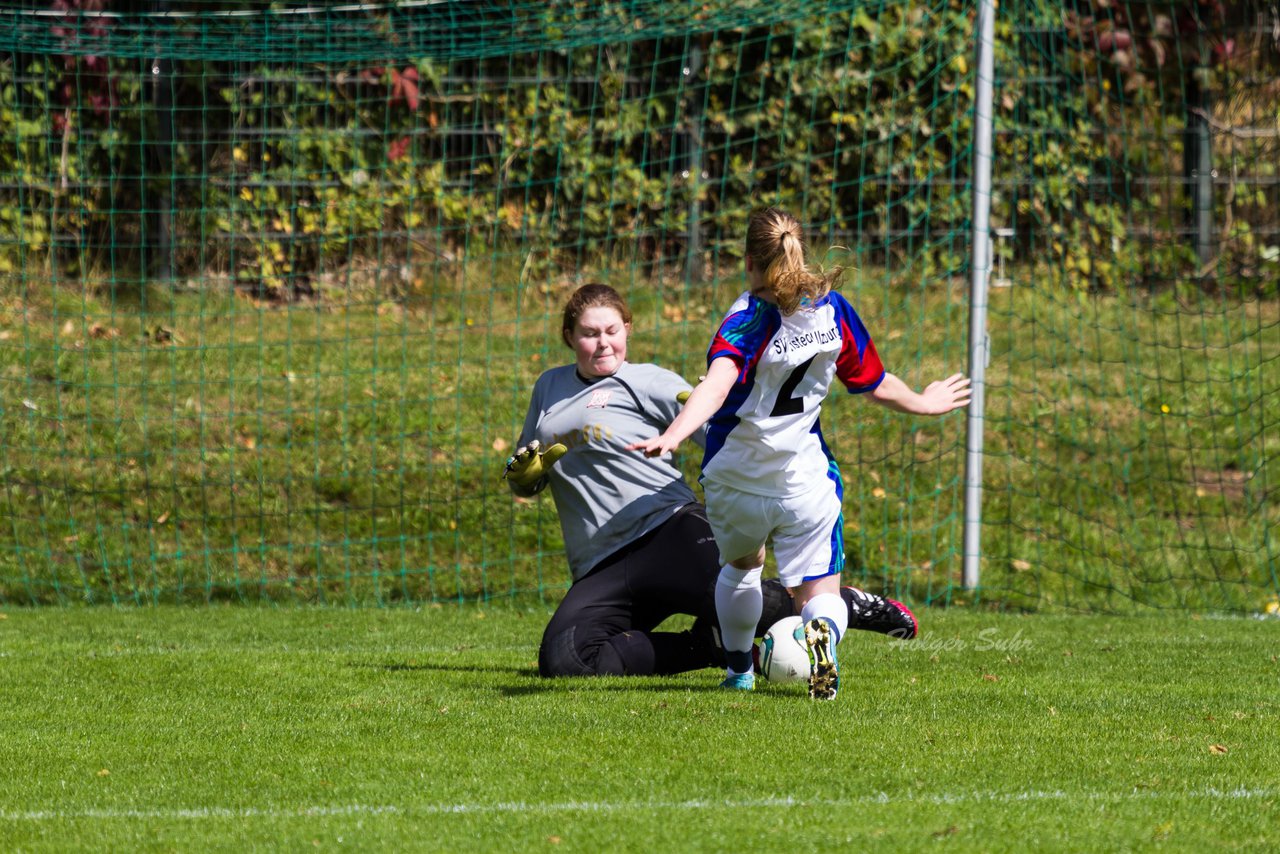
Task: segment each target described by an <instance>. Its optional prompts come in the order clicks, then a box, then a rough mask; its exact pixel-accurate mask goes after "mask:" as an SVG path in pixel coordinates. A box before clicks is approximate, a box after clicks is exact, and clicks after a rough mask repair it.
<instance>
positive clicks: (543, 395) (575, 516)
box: [520, 362, 702, 581]
mask: <svg viewBox="0 0 1280 854" xmlns="http://www.w3.org/2000/svg"><path fill="white" fill-rule="evenodd" d="M688 389H689V384H688V383H687V382H685V381H684V380H683V379H682V378H681V377H680V376H679V375H678V374H674V373H672V372H671V371H668V370H666V369H664V368H659V367H657V366H656V365H633V364H630V363H628V362H623V364H622V367H621V368H619V369H618V372H617V373H615V374H614V375H613V376H611V377H604V378H602V379H598V380H595V381H594V382H588V381H587V380H584V379H583V378H582V377H580V376H579V375H578V372H577V369H576V367H575V366H574V365H565V366H564V367H560V368H552V369H551V370H549V371H547V372H546V373H544V374H543V375H542V376H540V377H538V381H537V383H535V384H534V386H533V398H532V399H531V400H530V401H529V413H528V414H527V415H526V416H525V419H524V429H523V430H521V431H520V444H521V445H525V444H528V442H529V441H530V440H532V439H537V440H538V441H539V442H541V443H542V446H543V447H544V448H545V447H547V446H549V445H552V444H554V443H556V442H560V443H562V444H563V445H565V446H566V447H567V448H568V449H569V452H568V453H566V454H565V455H564V456H563V457H562V458H561V459H560V461H559V462H558V463H556V464H555V465H554V466H553V467H552V468H551V474H550V488H551V495H552V497H553V498H554V499H555V502H556V509H557V510H558V511H559V514H560V530H561V531H562V532H563V533H564V547H565V553H566V555H567V556H568V559H569V570H570V571H571V572H572V573H573V578H574V580H575V581H576V580H578V579H579V578H581V577H582V576H584V575H586V574H587V573H588V572H589V571H591V569H592V567H594V566H595V565H596V564H597V563H599V562H600V561H602V560H604V559H605V558H606V557H608V556H609V555H611V554H613V553H614V552H616V551H617V550H618V549H620V548H622V547H623V546H625V545H627V544H628V543H631V542H634V541H635V540H637V539H639V538H640V537H642V536H644V535H645V534H646V533H648V532H649V531H652V530H653V529H654V528H656V527H658V526H659V525H661V524H662V523H663V522H665V521H666V520H667V519H670V518H671V516H672V515H673V514H674V513H675V512H676V511H677V510H679V509H680V508H681V507H683V506H685V505H686V504H688V503H689V502H691V501H696V500H697V497H696V496H694V494H693V491H692V490H691V489H690V488H689V486H688V484H687V483H685V480H684V476H683V475H682V474H681V472H680V470H679V469H677V468H676V467H675V466H674V465H673V464H672V460H671V455H670V454H667V455H665V456H663V457H660V458H659V457H654V458H650V457H646V456H645V455H644V454H643V453H642V452H640V451H628V450H627V449H626V448H627V445H630V444H631V443H633V442H638V441H640V440H641V439H651V438H653V437H654V436H657V435H658V434H659V433H661V432H662V431H663V430H665V429H666V428H667V425H668V424H670V423H671V422H672V420H673V419H674V418H675V417H676V413H678V412H679V411H680V404H679V403H677V402H676V395H677V394H679V393H680V392H682V391H687V390H688ZM695 441H698V442H699V443H701V441H702V434H701V433H699V434H698V435H697V436H696V437H695Z"/></svg>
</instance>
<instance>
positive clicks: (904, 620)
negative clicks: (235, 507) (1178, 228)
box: [505, 284, 917, 677]
mask: <svg viewBox="0 0 1280 854" xmlns="http://www.w3.org/2000/svg"><path fill="white" fill-rule="evenodd" d="M560 333H561V341H562V343H563V344H564V345H566V346H567V347H568V348H569V349H570V350H572V352H573V354H574V359H573V361H572V362H571V363H569V364H567V365H560V366H558V367H554V368H551V369H550V370H547V371H546V372H544V373H543V374H542V375H541V376H540V377H539V378H538V381H537V382H536V383H535V384H534V388H533V394H532V396H531V397H530V400H529V409H528V414H527V415H526V417H525V422H524V428H523V429H522V430H521V432H520V439H519V443H518V444H519V447H518V448H517V450H516V452H515V453H514V454H512V455H511V457H510V458H509V459H508V460H507V465H506V470H505V479H506V482H507V483H508V484H509V485H510V487H511V490H512V492H514V493H515V494H516V495H518V496H532V495H536V494H538V493H539V492H541V491H543V490H544V489H545V490H546V492H547V493H549V494H550V495H551V497H552V499H553V500H554V502H555V506H556V509H557V510H558V511H559V515H560V526H561V530H562V532H563V534H564V548H565V556H566V557H567V558H568V562H569V569H570V571H571V572H572V575H573V584H572V586H571V587H570V588H569V591H568V593H566V594H565V597H564V599H563V600H562V601H561V602H560V604H559V606H557V608H556V612H555V615H554V616H553V617H552V618H551V621H550V622H549V623H548V624H547V627H546V631H545V632H544V633H543V637H542V644H541V646H540V647H539V649H538V672H539V673H541V674H542V675H543V676H548V677H557V676H592V675H619V676H622V675H633V676H647V675H651V674H655V673H656V674H667V673H681V672H684V671H687V670H693V669H696V668H702V667H722V666H724V653H723V651H722V649H721V648H720V645H719V643H718V642H717V636H716V635H717V633H716V632H715V626H716V609H715V589H716V584H717V577H718V574H719V572H720V560H719V552H718V551H717V549H716V543H715V538H714V537H713V536H712V534H711V527H710V525H709V524H708V522H707V519H706V514H705V512H704V511H703V508H702V505H701V504H699V503H698V501H697V498H696V497H695V496H694V493H693V490H692V489H690V488H689V486H688V485H687V484H686V483H685V479H684V473H683V472H682V471H681V470H680V469H679V468H677V467H676V465H675V463H674V461H673V460H672V459H671V458H670V457H669V456H668V457H665V458H659V457H654V458H649V457H644V456H641V455H640V454H637V453H635V452H634V451H629V450H627V447H628V446H629V445H630V444H631V443H632V442H637V441H640V440H641V439H648V438H652V437H653V436H656V435H658V433H660V432H662V431H663V430H665V429H666V428H667V426H668V425H670V424H671V422H672V420H674V419H675V417H676V414H677V413H678V412H679V411H680V403H679V402H678V400H677V397H678V396H679V395H680V393H681V392H687V391H688V390H689V384H688V383H687V382H685V381H684V379H682V378H681V377H680V376H678V375H677V374H674V373H672V372H671V371H668V370H665V369H663V368H660V367H658V366H657V365H648V364H643V363H641V364H633V363H632V362H630V361H628V360H627V339H628V337H629V336H630V333H631V310H630V309H629V308H628V307H627V304H626V302H625V301H624V300H623V299H622V297H621V296H620V295H619V294H618V292H617V291H615V290H614V289H613V288H611V287H609V286H608V285H603V284H588V285H583V286H582V287H580V288H578V289H577V290H575V291H574V292H573V294H572V295H571V296H570V297H569V299H568V301H567V302H566V303H565V307H564V320H563V324H562V327H561V330H560ZM695 438H696V439H700V438H701V437H700V436H699V437H695ZM763 592H764V608H763V611H762V613H761V615H760V623H761V625H759V626H757V627H756V629H755V633H756V634H764V632H765V631H766V630H767V629H768V628H769V627H770V626H771V625H773V623H774V622H775V621H777V620H780V619H782V618H783V617H789V616H792V615H794V614H795V613H796V611H795V608H794V602H793V601H792V599H791V597H790V596H789V595H787V591H786V590H785V589H784V588H783V587H782V585H781V584H778V583H776V582H774V581H772V579H771V580H770V582H769V583H766V584H765V587H764V591H763ZM840 595H841V597H842V600H843V602H844V605H845V611H846V619H847V620H848V621H849V625H850V627H851V628H855V629H862V630H866V631H872V632H878V633H880V634H887V635H890V636H892V637H897V638H901V639H904V640H906V639H910V638H913V637H915V636H916V634H917V624H916V621H915V617H914V616H913V615H912V614H911V611H910V610H909V609H908V608H907V607H906V606H905V605H903V604H902V603H901V602H897V601H895V600H893V599H887V598H885V597H882V596H877V595H876V594H874V593H868V592H866V591H863V590H858V589H857V588H854V587H843V588H841V589H840ZM673 614H688V615H691V616H693V617H695V618H696V619H695V621H694V624H693V626H692V628H690V629H688V630H685V631H682V632H671V631H657V629H658V627H659V626H660V625H661V624H662V623H663V621H665V620H666V619H667V618H668V617H670V616H672V615H673Z"/></svg>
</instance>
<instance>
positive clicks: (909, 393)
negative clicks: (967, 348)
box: [871, 372, 970, 415]
mask: <svg viewBox="0 0 1280 854" xmlns="http://www.w3.org/2000/svg"><path fill="white" fill-rule="evenodd" d="M969 392H970V388H969V378H968V377H966V376H965V375H964V374H952V375H951V376H949V377H947V378H946V379H945V380H937V381H935V382H931V383H929V384H928V385H927V386H925V388H924V391H922V392H917V391H913V390H912V389H911V387H910V386H908V385H907V384H906V383H904V382H903V381H902V380H901V379H899V378H898V377H897V376H895V375H893V374H891V373H888V372H886V373H885V375H884V379H883V380H881V381H880V385H878V386H876V389H875V391H873V392H871V399H872V400H874V401H875V402H876V403H878V404H880V405H881V406H885V407H888V408H889V409H892V410H894V411H896V412H906V413H908V414H910V415H946V414H947V413H948V412H951V411H952V410H954V409H959V408H960V407H962V406H968V405H969Z"/></svg>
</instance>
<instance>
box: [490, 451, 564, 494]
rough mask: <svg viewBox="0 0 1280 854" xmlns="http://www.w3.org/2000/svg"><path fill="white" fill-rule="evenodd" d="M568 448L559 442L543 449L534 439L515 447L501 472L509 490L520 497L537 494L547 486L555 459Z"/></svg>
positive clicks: (561, 455) (562, 454)
mask: <svg viewBox="0 0 1280 854" xmlns="http://www.w3.org/2000/svg"><path fill="white" fill-rule="evenodd" d="M568 450H569V449H568V448H566V447H565V446H564V445H561V444H560V443H558V442H557V443H556V444H554V445H552V446H551V447H549V448H547V449H546V450H543V448H542V445H540V444H539V443H538V440H537V439H534V440H533V441H532V442H530V443H529V444H527V445H524V446H523V447H520V448H517V449H516V452H515V453H514V454H512V455H511V456H510V457H508V458H507V467H506V469H505V470H504V471H503V472H502V476H503V478H504V479H506V481H507V484H508V485H509V486H510V487H511V491H512V492H514V493H515V494H516V495H519V496H520V497H522V498H529V497H531V496H534V495H537V494H538V493H539V492H541V491H542V490H544V489H546V488H547V483H548V478H547V474H548V472H550V471H551V467H552V466H553V465H555V463H556V460H558V459H560V458H561V457H563V456H564V455H565V453H566V452H567V451H568Z"/></svg>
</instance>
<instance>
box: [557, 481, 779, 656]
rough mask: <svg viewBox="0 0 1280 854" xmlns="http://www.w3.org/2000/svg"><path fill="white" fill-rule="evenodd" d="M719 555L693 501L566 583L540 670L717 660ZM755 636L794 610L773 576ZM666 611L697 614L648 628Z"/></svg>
mask: <svg viewBox="0 0 1280 854" xmlns="http://www.w3.org/2000/svg"><path fill="white" fill-rule="evenodd" d="M719 574H720V554H719V551H718V550H717V549H716V541H715V537H714V535H712V533H711V525H710V523H708V522H707V517H706V512H705V510H704V509H703V508H702V505H700V504H690V505H687V506H685V507H684V508H682V509H681V510H680V511H679V512H678V513H676V515H675V516H673V517H672V518H671V519H669V520H668V521H667V522H665V523H663V524H662V525H661V526H660V527H658V528H657V529H655V530H653V531H650V532H649V533H648V534H646V535H645V536H643V537H641V538H640V539H639V540H637V541H636V542H634V543H632V544H631V545H629V546H627V547H626V548H624V549H622V550H620V551H618V552H616V553H615V554H613V555H611V556H610V557H608V558H607V559H605V560H604V561H603V562H601V563H600V565H598V566H597V567H595V568H594V569H593V570H592V571H591V572H590V573H589V574H587V575H586V576H584V577H583V578H581V579H579V580H578V581H576V582H574V583H573V586H572V587H570V588H569V591H568V593H566V594H565V597H564V599H563V601H561V603H560V606H559V607H558V608H557V609H556V612H555V614H554V615H553V616H552V618H551V622H550V623H548V624H547V628H546V630H545V631H544V632H543V635H542V645H541V647H540V648H539V649H538V671H539V672H540V673H541V674H542V675H543V676H594V675H601V676H604V675H615V676H626V675H632V676H646V675H650V674H667V673H683V672H684V671H686V670H696V669H699V668H703V667H722V666H724V653H723V652H722V651H721V649H720V647H719V644H718V643H717V642H716V635H715V629H716V626H717V620H716V605H715V584H716V579H717V577H718V576H719ZM763 587H764V612H763V614H762V615H761V618H760V629H759V631H758V634H763V633H764V631H765V630H766V629H767V628H768V627H769V626H772V625H773V624H774V623H775V622H777V621H778V620H780V619H782V618H783V617H787V616H790V615H791V614H793V613H795V608H794V605H793V604H792V600H791V597H790V596H789V595H788V594H787V591H786V589H785V588H783V586H782V585H781V584H780V583H779V582H778V581H777V580H776V579H770V580H767V581H765V582H764V585H763ZM673 614H688V615H689V616H692V617H694V618H696V619H695V620H694V624H693V627H692V628H690V629H688V630H687V631H682V632H655V631H654V629H655V628H656V627H657V626H658V625H660V624H661V623H662V622H663V621H664V620H666V619H667V618H668V617H670V616H672V615H673Z"/></svg>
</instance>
